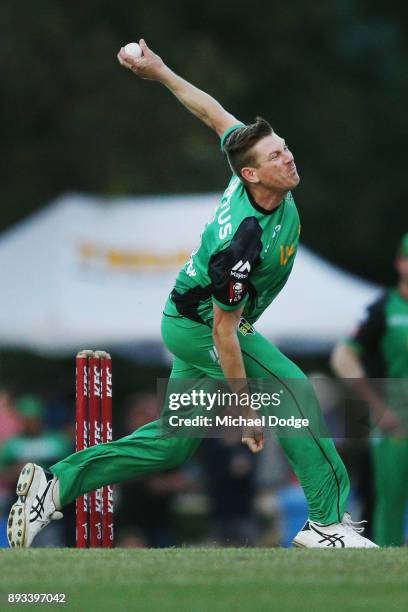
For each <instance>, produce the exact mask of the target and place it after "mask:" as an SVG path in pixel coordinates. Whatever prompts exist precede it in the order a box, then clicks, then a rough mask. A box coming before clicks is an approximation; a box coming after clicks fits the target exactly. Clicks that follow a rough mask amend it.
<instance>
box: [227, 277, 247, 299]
mask: <svg viewBox="0 0 408 612" xmlns="http://www.w3.org/2000/svg"><path fill="white" fill-rule="evenodd" d="M244 291H245V285H244V283H240V282H238V281H237V282H234V281H230V284H229V301H230V302H233V303H234V302H239V301H240V300H241V299H242V296H243V295H244Z"/></svg>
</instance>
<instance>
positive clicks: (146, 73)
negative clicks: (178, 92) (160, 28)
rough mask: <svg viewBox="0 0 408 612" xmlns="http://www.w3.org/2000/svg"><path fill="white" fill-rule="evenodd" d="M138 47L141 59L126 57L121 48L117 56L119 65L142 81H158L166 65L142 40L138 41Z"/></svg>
mask: <svg viewBox="0 0 408 612" xmlns="http://www.w3.org/2000/svg"><path fill="white" fill-rule="evenodd" d="M139 45H140V47H141V49H142V52H143V55H142V56H141V57H139V58H134V57H132V56H131V55H128V54H127V53H126V51H125V49H124V47H122V48H121V49H120V51H119V53H118V55H117V58H118V61H119V63H120V64H121V66H124V67H125V68H128V69H129V70H131V71H132V72H134V73H135V74H136V75H137V76H139V77H140V78H142V79H150V80H152V81H160V80H161V77H162V76H163V75H164V73H165V72H166V70H168V68H167V66H166V64H165V63H164V62H163V60H162V59H161V57H159V56H158V55H157V54H156V53H154V52H153V51H152V50H151V49H149V47H148V46H147V44H146V42H145V41H144V40H143V38H142V39H141V40H140V41H139Z"/></svg>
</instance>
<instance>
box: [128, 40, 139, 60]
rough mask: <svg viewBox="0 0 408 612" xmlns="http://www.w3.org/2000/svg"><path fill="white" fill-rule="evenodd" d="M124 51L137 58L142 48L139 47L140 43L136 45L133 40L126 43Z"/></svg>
mask: <svg viewBox="0 0 408 612" xmlns="http://www.w3.org/2000/svg"><path fill="white" fill-rule="evenodd" d="M125 53H127V54H128V55H130V56H131V57H133V58H134V59H138V58H139V57H142V55H143V52H142V48H141V47H140V45H138V44H137V43H135V42H131V43H128V44H127V45H126V46H125Z"/></svg>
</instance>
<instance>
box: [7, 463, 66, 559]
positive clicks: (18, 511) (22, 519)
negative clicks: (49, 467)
mask: <svg viewBox="0 0 408 612" xmlns="http://www.w3.org/2000/svg"><path fill="white" fill-rule="evenodd" d="M54 482H55V480H54V478H53V476H52V474H50V475H49V476H48V478H47V475H46V473H45V472H44V470H43V469H42V468H41V467H40V466H39V465H35V464H34V463H26V465H25V466H24V467H23V469H22V470H21V472H20V476H19V479H18V482H17V488H16V493H17V495H18V499H17V501H16V502H15V504H13V505H12V507H11V510H10V514H9V518H8V521H7V539H8V541H9V545H10V546H11V547H12V548H14V547H29V546H31V544H32V541H33V540H34V538H35V536H36V535H37V534H38V533H39V532H40V531H41V530H42V529H44V527H46V526H47V525H48V524H49V523H50V522H51V521H52V520H59V519H61V518H62V513H61V512H59V511H58V510H56V508H55V505H54V501H53V498H52V488H53V484H54Z"/></svg>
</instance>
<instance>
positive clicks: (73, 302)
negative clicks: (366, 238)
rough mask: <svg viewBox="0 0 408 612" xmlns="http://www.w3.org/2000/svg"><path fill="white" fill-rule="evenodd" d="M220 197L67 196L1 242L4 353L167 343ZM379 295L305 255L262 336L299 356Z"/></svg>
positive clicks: (332, 336) (332, 337)
mask: <svg viewBox="0 0 408 612" xmlns="http://www.w3.org/2000/svg"><path fill="white" fill-rule="evenodd" d="M218 198H219V196H218V195H216V194H210V195H202V196H200V195H195V196H177V197H154V198H153V197H152V198H148V197H143V198H115V199H102V198H92V197H87V196H83V195H69V196H65V197H63V198H61V199H59V200H57V201H56V202H55V203H53V204H52V205H50V206H49V207H47V208H46V209H44V210H43V211H42V212H40V213H39V214H37V215H34V216H33V217H31V218H29V219H28V220H26V221H25V222H23V223H20V224H19V225H17V226H16V227H14V228H12V229H11V230H9V231H8V232H6V233H5V234H3V235H2V236H1V237H0V291H1V307H0V345H1V346H10V347H21V348H31V349H34V350H36V351H40V352H50V353H52V352H55V353H71V352H73V351H76V350H77V349H79V348H84V347H85V348H86V347H88V346H90V347H96V348H103V347H107V348H112V347H114V346H124V345H127V346H132V345H134V346H140V345H141V344H143V343H145V344H146V343H148V344H152V343H156V344H158V343H159V342H160V318H161V312H162V308H163V305H164V303H165V300H166V297H167V295H168V293H169V292H170V290H171V288H172V286H173V282H174V279H175V277H176V275H177V272H178V269H179V268H180V267H181V266H182V265H183V264H184V263H185V261H186V260H187V259H188V255H189V253H190V252H191V251H192V250H193V249H194V248H195V246H196V245H197V244H198V241H199V236H200V231H201V230H202V228H203V226H204V224H205V222H206V221H207V220H208V219H209V218H210V217H211V216H212V214H213V211H214V209H215V207H216V205H217V202H218ZM378 291H379V289H378V287H375V286H373V285H371V284H368V283H366V282H364V281H362V280H359V279H357V278H353V277H351V276H350V275H349V274H346V273H344V272H342V271H340V270H339V269H337V268H335V267H334V266H332V265H330V264H328V263H326V262H325V261H323V260H322V259H321V258H319V257H317V256H316V255H314V254H313V253H312V252H311V251H310V250H308V249H306V248H305V247H301V248H300V249H299V253H298V256H297V259H296V262H295V266H294V270H293V272H292V275H291V277H290V279H289V281H288V283H287V285H286V287H285V289H284V290H283V292H282V293H281V295H280V296H279V297H278V298H277V300H276V301H275V302H274V304H273V305H272V306H271V307H270V308H269V309H268V310H267V311H266V312H265V313H264V315H263V316H262V318H261V320H260V321H259V323H258V326H257V327H258V329H259V330H260V331H262V332H263V333H264V334H266V335H267V336H268V337H269V338H271V339H272V340H273V341H275V342H277V343H278V344H280V345H282V346H285V347H288V346H290V348H292V349H293V350H295V351H303V350H314V349H322V348H328V346H329V345H331V344H333V343H334V342H335V341H336V340H337V339H338V338H339V337H341V336H343V335H344V334H346V333H348V332H350V330H351V329H352V327H353V326H354V324H355V323H356V321H357V320H358V319H359V317H360V316H361V314H362V312H363V309H364V307H365V306H366V305H367V304H368V303H370V301H372V300H373V299H374V298H375V296H376V295H377V294H378Z"/></svg>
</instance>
